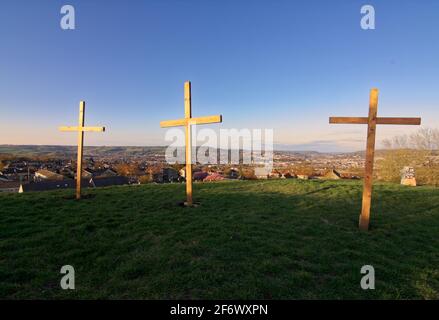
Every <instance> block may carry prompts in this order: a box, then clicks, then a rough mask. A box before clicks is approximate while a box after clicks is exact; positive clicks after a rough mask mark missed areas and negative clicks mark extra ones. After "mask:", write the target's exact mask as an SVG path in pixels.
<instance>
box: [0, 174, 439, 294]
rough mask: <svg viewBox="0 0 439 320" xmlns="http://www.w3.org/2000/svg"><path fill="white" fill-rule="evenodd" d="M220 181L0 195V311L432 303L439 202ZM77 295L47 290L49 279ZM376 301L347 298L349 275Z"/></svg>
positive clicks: (426, 195) (357, 188) (438, 287)
mask: <svg viewBox="0 0 439 320" xmlns="http://www.w3.org/2000/svg"><path fill="white" fill-rule="evenodd" d="M361 188H362V185H361V182H352V181H339V182H331V181H297V180H277V181H275V180H271V181H225V182H218V183H203V184H198V183H197V184H195V185H194V189H195V191H194V192H195V200H196V201H199V202H200V203H201V205H200V206H199V207H197V208H183V207H180V206H178V203H179V202H180V201H182V200H184V196H185V195H184V186H183V185H180V184H169V185H146V186H130V187H114V188H106V189H96V190H87V191H86V193H88V194H90V195H91V197H89V198H87V199H84V200H82V201H80V202H78V201H75V200H71V199H67V198H68V197H67V196H68V195H70V194H71V193H72V191H60V192H49V193H29V194H21V195H19V194H2V195H0V297H1V298H86V299H88V298H139V299H144V298H146V299H167V298H170V299H172V298H191V299H198V298H205V299H211V298H220V299H232V298H234V299H235V298H236V299H238V298H243V299H247V298H251V299H267V298H268V299H270V298H279V299H297V298H305V299H315V298H324V299H328V298H336V299H340V298H352V299H371V298H417V299H423V298H426V299H437V298H439V271H438V270H439V250H438V248H439V237H438V232H439V189H437V188H431V187H418V188H406V187H401V186H398V185H393V184H377V185H376V186H375V189H374V198H373V208H372V228H371V230H370V232H368V233H361V232H359V231H358V229H357V223H358V215H359V212H360V207H361ZM66 264H70V265H73V266H74V267H75V271H76V290H75V291H64V290H61V289H60V286H59V281H60V279H61V275H60V273H59V271H60V269H61V266H63V265H66ZM366 264H370V265H373V266H374V267H375V271H376V290H373V291H363V290H362V289H361V288H360V279H361V276H362V275H361V274H360V268H361V267H362V266H363V265H366Z"/></svg>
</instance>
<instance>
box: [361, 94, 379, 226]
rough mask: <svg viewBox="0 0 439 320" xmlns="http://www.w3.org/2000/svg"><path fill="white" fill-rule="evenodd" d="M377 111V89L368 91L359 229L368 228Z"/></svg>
mask: <svg viewBox="0 0 439 320" xmlns="http://www.w3.org/2000/svg"><path fill="white" fill-rule="evenodd" d="M377 112H378V89H372V90H371V91H370V101H369V118H368V125H367V146H366V168H365V173H364V187H363V201H362V207H361V215H360V221H359V227H360V230H363V231H367V230H368V229H369V220H370V207H371V202H372V180H373V162H374V157H375V136H376V125H377Z"/></svg>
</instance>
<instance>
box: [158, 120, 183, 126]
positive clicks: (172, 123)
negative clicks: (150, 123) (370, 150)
mask: <svg viewBox="0 0 439 320" xmlns="http://www.w3.org/2000/svg"><path fill="white" fill-rule="evenodd" d="M186 124H187V119H177V120H167V121H161V122H160V127H162V128H168V127H182V126H185V125H186Z"/></svg>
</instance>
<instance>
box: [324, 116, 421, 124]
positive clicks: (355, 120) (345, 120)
mask: <svg viewBox="0 0 439 320" xmlns="http://www.w3.org/2000/svg"><path fill="white" fill-rule="evenodd" d="M368 122H369V118H367V117H330V118H329V123H331V124H368ZM377 124H388V125H415V126H418V125H420V124H421V118H389V117H379V118H377Z"/></svg>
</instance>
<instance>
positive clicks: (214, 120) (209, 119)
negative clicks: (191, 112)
mask: <svg viewBox="0 0 439 320" xmlns="http://www.w3.org/2000/svg"><path fill="white" fill-rule="evenodd" d="M222 121H223V119H222V116H221V115H216V116H207V117H198V118H191V119H189V124H208V123H219V122H222Z"/></svg>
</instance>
